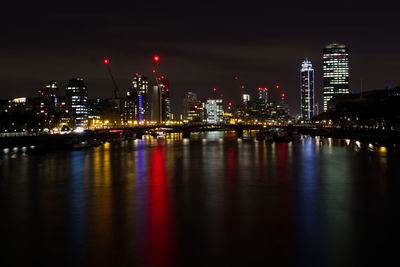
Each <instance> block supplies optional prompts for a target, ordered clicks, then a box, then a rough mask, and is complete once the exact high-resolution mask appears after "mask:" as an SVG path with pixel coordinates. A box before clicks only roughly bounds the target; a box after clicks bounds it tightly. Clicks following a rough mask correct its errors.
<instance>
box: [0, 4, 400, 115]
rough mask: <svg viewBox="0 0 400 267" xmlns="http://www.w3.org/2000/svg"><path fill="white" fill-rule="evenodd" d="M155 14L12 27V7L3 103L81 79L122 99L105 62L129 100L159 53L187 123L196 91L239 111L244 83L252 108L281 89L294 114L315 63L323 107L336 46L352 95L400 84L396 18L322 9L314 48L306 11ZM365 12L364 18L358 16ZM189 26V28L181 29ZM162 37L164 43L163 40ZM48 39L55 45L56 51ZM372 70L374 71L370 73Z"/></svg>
mask: <svg viewBox="0 0 400 267" xmlns="http://www.w3.org/2000/svg"><path fill="white" fill-rule="evenodd" d="M7 5H11V4H7ZM154 5H155V6H153V5H152V4H143V5H142V4H140V5H139V7H142V6H143V9H142V12H141V14H138V15H136V16H132V15H130V14H129V13H128V12H127V11H125V10H123V9H124V8H122V7H118V8H117V7H111V8H107V9H105V8H102V7H93V8H92V6H89V5H86V4H82V5H81V7H82V8H81V9H80V12H75V10H74V11H72V10H63V11H60V10H53V9H52V8H51V7H46V6H40V5H39V6H33V7H32V9H31V10H30V12H31V13H32V14H35V12H36V13H37V14H43V13H46V11H48V12H47V14H48V15H49V16H41V17H40V18H36V19H34V20H32V19H31V18H32V14H30V13H29V14H28V13H26V12H25V11H22V12H21V14H20V15H19V17H21V21H20V22H19V23H16V24H10V22H12V21H13V20H12V16H13V15H14V14H16V13H15V12H17V10H18V9H16V8H13V7H12V6H7V7H8V8H9V11H10V12H7V14H6V16H5V17H4V18H3V19H5V25H9V27H8V28H7V30H6V32H5V35H4V36H5V42H4V43H2V44H1V45H0V54H1V56H2V59H3V60H4V61H5V62H6V63H8V64H7V67H5V66H3V67H2V71H1V73H2V74H1V75H0V82H1V83H2V85H3V86H4V87H3V88H6V89H3V90H1V93H0V98H11V97H13V96H32V95H33V94H34V92H33V91H34V90H36V88H38V87H40V86H42V85H43V84H45V83H47V81H48V80H52V79H55V80H58V81H60V83H61V84H60V86H61V87H63V85H64V83H66V81H67V80H68V79H70V78H71V77H82V78H84V79H85V81H86V83H87V86H88V87H89V88H90V89H89V98H94V97H102V98H106V97H112V95H113V85H112V82H111V80H110V78H109V76H108V74H107V70H106V69H105V67H104V65H103V64H102V62H101V60H102V59H103V58H104V57H108V58H110V61H111V64H112V68H113V72H114V75H115V78H116V80H117V82H118V84H119V86H120V87H121V91H123V90H127V89H128V88H129V85H130V80H131V78H132V75H134V74H135V73H136V72H139V73H140V74H143V75H144V76H147V77H149V78H150V77H152V73H151V70H152V62H151V57H152V55H154V54H155V53H159V54H160V55H161V56H162V58H163V61H162V62H161V66H160V67H161V69H162V71H163V72H164V73H166V74H167V75H168V78H169V79H170V81H171V92H170V94H171V101H172V102H171V106H172V107H173V110H172V111H173V113H174V114H175V115H178V114H179V113H181V110H182V103H181V102H182V101H181V99H183V96H184V93H185V92H186V91H195V92H197V93H198V95H199V98H203V97H207V96H208V95H209V94H210V92H209V90H211V88H213V87H217V88H218V89H219V90H221V93H223V94H224V96H226V97H228V96H229V99H227V100H228V101H233V102H234V103H238V102H239V101H240V94H241V92H240V90H239V89H238V88H237V87H236V86H237V84H236V82H235V81H234V79H233V77H234V76H235V75H239V76H240V77H241V80H242V82H243V83H246V85H247V88H249V89H252V90H253V92H252V93H251V94H252V98H254V97H256V96H255V94H256V93H257V92H254V91H255V90H256V88H258V87H260V86H261V87H271V85H273V84H275V83H277V82H279V83H280V85H281V86H282V88H284V90H285V92H286V94H287V95H288V102H289V104H290V106H291V107H297V106H298V104H299V103H300V99H299V97H298V94H297V91H298V78H297V77H298V76H297V73H298V65H299V63H300V62H301V61H302V60H303V59H304V58H306V57H308V58H309V59H310V60H311V61H312V62H313V65H314V69H315V74H316V81H315V83H316V84H315V90H316V96H317V101H318V102H319V103H320V104H321V103H322V102H321V101H322V97H321V93H322V77H321V76H322V56H321V49H322V47H323V46H325V45H326V44H328V43H330V42H340V43H345V44H347V45H348V47H350V48H351V61H350V69H351V77H350V79H351V80H350V84H351V86H352V88H351V90H354V91H355V92H359V91H360V80H361V79H363V89H364V90H365V91H369V90H374V89H382V88H385V86H386V85H388V84H391V85H392V87H394V86H396V85H398V84H400V80H399V78H398V75H397V70H398V69H399V66H398V64H399V63H397V62H400V60H398V59H399V57H400V55H399V53H398V49H397V47H396V46H395V45H394V44H396V43H398V36H397V35H396V34H394V33H395V32H396V31H395V29H396V28H397V26H398V21H396V20H395V19H394V16H391V13H390V12H392V11H391V10H389V13H387V12H380V11H382V8H380V7H375V6H372V5H368V4H364V5H362V6H361V7H359V6H356V5H355V4H354V3H349V4H347V5H346V10H347V12H345V13H342V12H339V13H338V10H337V9H335V8H333V9H328V8H327V7H326V6H325V5H323V4H318V5H315V6H314V7H313V8H312V9H310V10H309V11H310V12H311V13H312V14H313V16H314V17H313V20H312V21H310V22H303V23H305V24H306V25H308V26H312V27H308V29H309V30H310V34H309V35H308V37H307V38H304V36H301V35H300V34H299V33H298V26H297V21H298V19H299V18H300V17H301V13H302V12H301V11H302V10H304V7H301V5H299V6H292V7H289V8H286V7H285V8H283V7H279V6H272V7H266V6H260V7H259V8H258V9H259V10H258V11H257V10H256V8H255V7H241V6H236V5H222V4H215V5H214V6H213V8H212V10H211V11H208V9H207V8H206V7H197V8H183V7H179V6H176V5H173V4H172V5H171V6H170V5H168V6H161V7H162V8H157V5H156V4H154ZM88 7H91V8H88ZM124 7H125V6H124ZM127 7H129V6H127ZM360 9H361V11H363V12H358V11H360ZM126 10H129V8H126ZM161 10H165V11H161ZM297 10H299V12H298V11H297ZM50 11H53V12H50ZM385 11H386V9H385ZM163 12H165V13H166V14H168V16H167V15H165V14H163ZM206 12H211V16H210V20H208V19H207V16H204V14H206ZM265 12H267V13H268V14H269V16H270V18H271V19H269V20H268V21H263V20H262V19H261V18H262V17H261V16H259V15H261V14H263V13H265ZM324 12H325V13H324ZM284 14H290V16H289V18H287V16H284V17H285V19H279V18H280V17H281V16H283V15H284ZM371 14H373V15H374V16H371ZM325 15H326V16H340V18H341V20H340V21H335V22H333V21H331V20H324V19H323V18H324V16H325ZM166 16H167V17H168V19H165V18H166ZM239 16H240V17H242V18H243V20H240V21H241V22H238V21H237V19H236V18H238V17H239ZM70 18H76V19H77V20H76V21H77V22H76V23H75V24H72V25H70V23H69V22H68V21H69V19H70ZM183 18H186V20H184V21H185V22H186V25H181V21H182V19H183ZM28 21H29V23H31V24H29V25H28V23H27V22H28ZM53 22H54V23H53ZM67 22H68V23H67ZM360 22H362V23H360ZM161 24H162V26H161ZM81 25H85V27H80V26H81ZM371 25H373V27H371ZM200 26H201V27H200ZM32 27H34V28H32ZM187 29H191V30H190V31H188V30H187ZM345 29H348V30H345ZM61 32H63V33H62V34H61ZM64 32H65V34H64ZM156 32H158V33H159V34H158V35H157V34H156V35H155V34H154V33H156ZM16 33H18V34H16ZM132 33H135V34H134V37H131V36H132ZM283 33H284V34H283ZM44 36H52V37H53V38H52V39H51V40H52V41H48V40H47V39H46V38H44ZM139 37H140V38H139ZM22 44H24V45H22ZM371 62H374V64H373V66H374V68H368V67H367V66H370V65H372V63H371ZM376 69H378V70H376ZM120 93H121V92H120Z"/></svg>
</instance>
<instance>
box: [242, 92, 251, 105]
mask: <svg viewBox="0 0 400 267" xmlns="http://www.w3.org/2000/svg"><path fill="white" fill-rule="evenodd" d="M249 101H250V95H249V94H242V104H243V105H247V103H249Z"/></svg>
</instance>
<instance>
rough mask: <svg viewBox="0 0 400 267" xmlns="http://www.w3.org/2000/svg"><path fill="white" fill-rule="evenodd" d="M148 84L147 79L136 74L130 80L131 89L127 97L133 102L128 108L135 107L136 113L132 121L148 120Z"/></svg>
mask: <svg viewBox="0 0 400 267" xmlns="http://www.w3.org/2000/svg"><path fill="white" fill-rule="evenodd" d="M148 91H149V83H148V81H147V78H146V77H145V76H143V75H140V74H136V75H135V76H134V77H133V79H132V87H131V90H130V91H129V95H130V96H132V99H133V100H134V103H133V104H130V107H135V109H136V112H131V113H135V116H134V119H135V120H138V121H142V120H146V119H149V118H150V114H149V113H150V110H149V97H148V95H149V92H148Z"/></svg>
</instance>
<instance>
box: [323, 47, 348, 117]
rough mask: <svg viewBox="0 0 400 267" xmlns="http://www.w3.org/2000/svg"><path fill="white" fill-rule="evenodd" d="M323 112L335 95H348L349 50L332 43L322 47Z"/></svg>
mask: <svg viewBox="0 0 400 267" xmlns="http://www.w3.org/2000/svg"><path fill="white" fill-rule="evenodd" d="M323 72H324V90H323V94H324V112H325V111H327V110H328V101H329V100H331V98H332V97H334V96H335V95H342V94H348V93H349V92H350V88H349V49H348V47H346V46H345V45H343V44H338V43H332V44H329V45H327V46H325V47H324V53H323Z"/></svg>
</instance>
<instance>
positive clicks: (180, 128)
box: [94, 123, 315, 139]
mask: <svg viewBox="0 0 400 267" xmlns="http://www.w3.org/2000/svg"><path fill="white" fill-rule="evenodd" d="M273 128H290V129H313V128H315V126H314V125H292V124H280V125H265V124H205V123H198V124H194V123H193V124H171V125H166V124H152V125H137V126H133V127H120V128H111V129H96V130H95V131H94V132H95V133H96V134H107V133H110V132H122V133H123V134H134V135H135V138H139V139H140V138H141V137H142V136H143V135H145V134H148V133H152V132H155V131H163V132H165V133H182V135H183V137H184V138H189V137H190V133H194V132H209V131H235V132H236V133H237V136H238V137H243V131H249V130H268V129H273Z"/></svg>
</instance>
